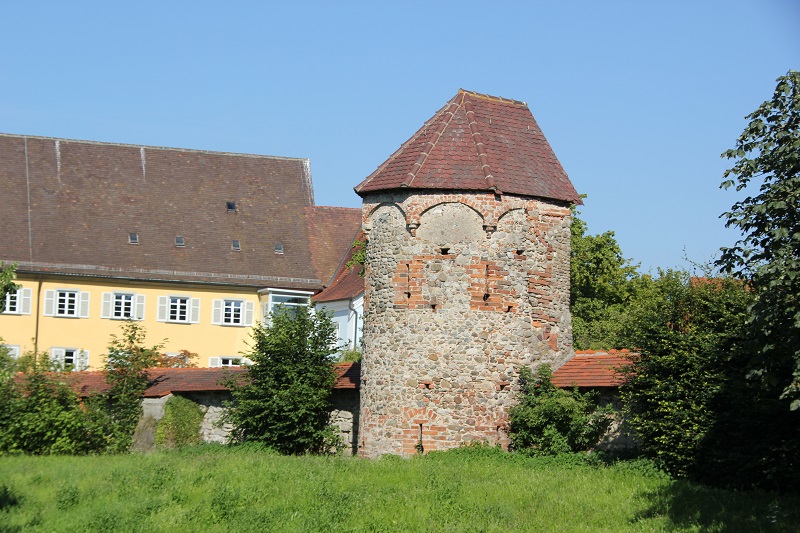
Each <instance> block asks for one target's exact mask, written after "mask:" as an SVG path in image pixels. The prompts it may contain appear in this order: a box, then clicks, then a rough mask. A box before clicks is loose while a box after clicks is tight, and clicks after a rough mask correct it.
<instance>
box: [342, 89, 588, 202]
mask: <svg viewBox="0 0 800 533" xmlns="http://www.w3.org/2000/svg"><path fill="white" fill-rule="evenodd" d="M404 188H409V189H445V190H478V191H495V192H497V193H511V194H519V195H525V196H536V197H542V198H549V199H554V200H563V201H567V202H573V203H577V204H580V203H582V202H581V199H580V196H579V195H578V193H577V192H576V191H575V188H574V187H573V186H572V183H571V182H570V181H569V178H568V177H567V174H566V172H564V169H563V168H562V167H561V164H560V163H559V162H558V159H557V158H556V156H555V154H554V153H553V150H552V148H551V147H550V144H549V143H548V142H547V140H546V139H545V137H544V134H543V133H542V131H541V129H540V128H539V126H538V124H537V123H536V120H535V119H534V118H533V115H532V114H531V112H530V110H529V109H528V106H527V105H526V104H525V103H524V102H518V101H516V100H508V99H505V98H500V97H495V96H488V95H483V94H478V93H473V92H469V91H465V90H463V89H461V90H459V92H458V94H457V95H456V96H455V97H454V98H453V99H452V100H450V101H449V102H448V103H447V104H446V105H445V106H444V107H443V108H442V109H440V110H439V111H438V112H437V113H436V114H435V115H434V116H433V117H432V118H431V119H430V120H428V121H427V122H426V123H425V124H424V125H423V126H422V128H420V130H419V131H417V133H415V134H414V136H412V137H411V138H410V139H409V140H407V141H406V142H405V143H403V145H402V146H401V147H400V148H399V149H398V150H397V151H396V152H395V153H394V154H393V155H392V156H391V157H389V159H388V160H387V161H386V162H384V163H383V164H382V165H381V166H380V167H378V169H377V170H375V172H373V173H372V174H370V175H369V176H368V177H367V178H366V179H365V180H364V181H363V182H361V183H360V184H359V185H358V186H357V187H356V188H355V190H356V192H357V193H358V194H359V195H361V196H364V194H366V193H370V192H376V191H384V190H395V189H404Z"/></svg>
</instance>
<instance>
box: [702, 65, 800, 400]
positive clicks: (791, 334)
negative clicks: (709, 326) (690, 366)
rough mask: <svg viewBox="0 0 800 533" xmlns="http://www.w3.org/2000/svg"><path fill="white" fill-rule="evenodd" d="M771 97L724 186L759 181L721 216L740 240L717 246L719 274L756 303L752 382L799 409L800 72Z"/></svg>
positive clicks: (739, 145) (733, 154)
mask: <svg viewBox="0 0 800 533" xmlns="http://www.w3.org/2000/svg"><path fill="white" fill-rule="evenodd" d="M777 82H778V84H777V87H776V88H775V93H774V94H773V96H772V99H770V100H767V101H766V102H764V103H763V104H761V106H759V108H758V109H757V110H756V111H755V112H753V113H751V114H750V115H748V116H747V117H746V118H747V119H748V120H750V123H749V124H748V125H747V127H746V128H745V130H744V132H742V134H741V135H740V136H739V138H738V140H737V141H736V146H735V147H734V148H732V149H730V150H727V151H726V152H724V153H723V154H722V157H725V158H728V159H732V160H734V161H735V163H734V165H733V167H732V168H730V169H729V170H727V171H726V172H725V174H724V181H723V182H722V185H721V187H722V188H724V189H728V188H729V187H732V186H735V187H736V190H737V191H741V190H743V189H745V188H747V187H748V186H751V185H752V186H755V185H757V184H758V182H760V187H759V193H758V194H757V195H753V196H747V197H746V198H745V199H744V200H741V201H739V202H736V203H735V204H734V205H733V207H731V210H730V211H728V212H726V213H724V214H723V215H722V218H724V219H726V222H725V225H726V226H727V227H734V228H736V229H738V230H740V231H741V233H742V237H741V239H740V240H739V241H737V242H736V244H735V245H734V246H732V247H730V248H723V249H722V256H721V258H720V259H719V261H718V263H717V264H718V266H720V267H721V268H722V269H723V271H726V272H730V273H733V274H734V275H736V276H738V277H741V278H743V279H746V280H747V281H748V283H749V287H750V288H751V290H752V291H753V292H754V294H755V296H756V299H755V303H754V304H753V306H752V309H751V314H750V315H751V316H750V323H749V326H750V339H751V340H752V346H751V350H752V356H753V357H752V367H751V369H750V377H751V378H758V379H760V380H761V382H762V384H763V385H764V387H765V388H766V390H768V391H774V392H775V393H778V394H779V395H780V398H781V399H782V400H786V401H788V402H789V405H790V407H791V409H792V410H797V409H800V72H797V71H794V70H792V71H789V72H788V73H787V74H786V75H785V76H781V77H780V78H778V79H777Z"/></svg>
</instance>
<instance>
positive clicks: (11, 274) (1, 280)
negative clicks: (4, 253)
mask: <svg viewBox="0 0 800 533" xmlns="http://www.w3.org/2000/svg"><path fill="white" fill-rule="evenodd" d="M15 269H16V265H6V264H3V262H2V261H0V313H2V312H3V311H4V310H5V308H6V294H8V293H9V292H13V291H15V290H17V289H18V288H19V285H17V284H16V283H14V279H15V278H16V276H17V274H16V272H15Z"/></svg>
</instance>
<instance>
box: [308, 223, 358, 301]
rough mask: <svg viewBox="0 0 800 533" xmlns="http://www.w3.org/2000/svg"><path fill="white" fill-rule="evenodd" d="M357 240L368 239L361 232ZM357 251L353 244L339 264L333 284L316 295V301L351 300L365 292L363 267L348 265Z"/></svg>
mask: <svg viewBox="0 0 800 533" xmlns="http://www.w3.org/2000/svg"><path fill="white" fill-rule="evenodd" d="M356 240H357V241H361V242H362V243H364V242H365V240H366V239H365V235H364V233H363V232H361V233H359V234H358V237H357V238H356ZM355 252H356V249H355V248H353V247H352V246H351V248H350V250H349V251H348V253H347V255H346V256H345V258H344V260H343V261H342V263H341V265H339V270H337V271H336V275H335V276H334V278H333V281H332V282H331V284H330V285H329V286H328V287H327V288H326V289H325V290H323V291H322V292H321V293H319V294H317V295H316V296H314V298H313V299H314V301H315V302H332V301H334V300H349V299H350V298H355V297H357V296H358V295H359V294H361V293H362V292H364V278H363V277H362V276H360V275H359V272H360V270H361V268H360V267H358V266H354V267H352V268H348V267H347V263H348V262H349V261H350V260H351V259H353V254H355Z"/></svg>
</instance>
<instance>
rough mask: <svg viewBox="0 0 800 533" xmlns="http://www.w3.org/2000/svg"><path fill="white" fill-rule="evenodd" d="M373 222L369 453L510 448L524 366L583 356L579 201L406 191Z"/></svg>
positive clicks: (390, 199) (365, 410)
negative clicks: (573, 313) (576, 274)
mask: <svg viewBox="0 0 800 533" xmlns="http://www.w3.org/2000/svg"><path fill="white" fill-rule="evenodd" d="M363 214H364V230H365V232H366V234H367V236H368V245H367V258H366V289H365V290H366V292H365V316H364V341H365V346H364V359H363V362H362V370H361V372H362V374H361V379H362V384H361V421H360V422H361V425H360V435H359V453H360V454H361V455H362V456H367V457H375V456H380V455H383V454H398V455H410V454H414V453H417V452H418V451H419V449H420V445H421V447H422V449H423V450H424V451H431V450H441V449H447V448H452V447H457V446H460V445H462V444H464V443H468V442H470V441H475V440H479V441H484V442H488V443H490V444H495V443H499V444H500V445H501V446H503V447H505V446H507V444H508V435H507V410H508V408H509V407H510V406H511V405H513V403H514V397H515V395H516V393H517V392H518V390H519V386H518V379H517V378H518V373H519V369H520V367H521V366H523V365H526V366H533V367H535V366H537V365H538V364H541V363H549V364H551V365H553V366H554V367H557V366H559V365H560V364H562V363H563V362H564V361H566V360H567V359H568V358H569V357H570V356H571V354H572V326H571V317H570V314H569V255H570V223H571V216H570V210H569V204H568V203H567V202H563V201H550V200H542V199H539V198H533V197H524V196H518V195H510V194H505V195H500V194H495V193H492V192H474V191H473V192H469V191H395V192H383V193H376V194H368V195H364V203H363Z"/></svg>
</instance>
